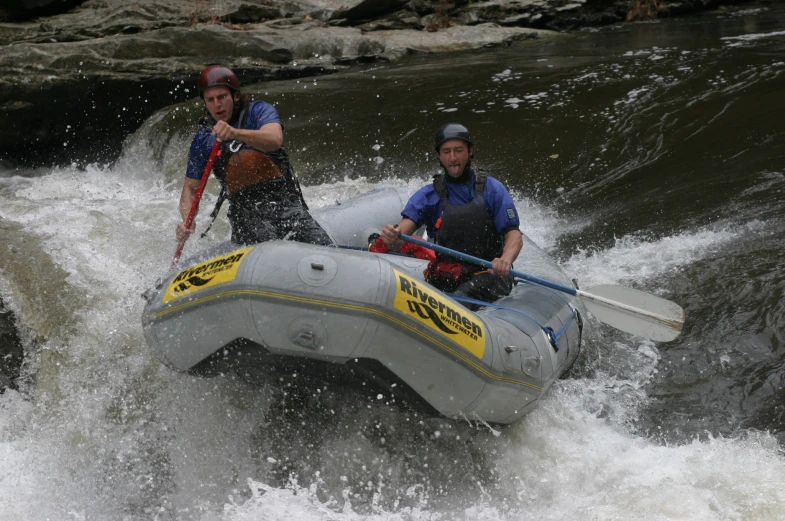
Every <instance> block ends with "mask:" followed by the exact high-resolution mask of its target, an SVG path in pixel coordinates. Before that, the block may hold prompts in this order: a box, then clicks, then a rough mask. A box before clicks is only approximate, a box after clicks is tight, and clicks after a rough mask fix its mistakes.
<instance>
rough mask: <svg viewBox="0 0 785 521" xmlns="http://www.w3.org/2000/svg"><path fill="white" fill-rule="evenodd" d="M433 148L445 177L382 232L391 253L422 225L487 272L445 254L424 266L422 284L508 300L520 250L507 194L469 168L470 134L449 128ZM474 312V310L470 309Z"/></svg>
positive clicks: (499, 185) (515, 212)
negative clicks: (488, 264) (485, 264)
mask: <svg viewBox="0 0 785 521" xmlns="http://www.w3.org/2000/svg"><path fill="white" fill-rule="evenodd" d="M434 148H435V149H436V153H437V155H438V157H439V162H440V163H441V166H442V168H443V169H444V173H442V174H439V175H437V176H435V177H434V180H433V183H432V184H429V185H427V186H425V187H423V188H421V189H420V190H418V191H417V192H416V193H415V194H414V195H412V197H411V198H410V199H409V202H408V203H407V204H406V207H405V208H404V209H403V211H402V212H401V216H402V217H403V218H402V219H401V221H400V222H399V223H398V224H396V225H392V224H388V225H387V226H385V227H384V229H383V230H382V240H383V241H384V242H385V244H387V246H388V247H389V248H390V249H391V250H398V249H400V248H401V246H403V244H404V243H403V241H402V240H401V238H400V237H401V234H402V233H404V234H406V235H411V234H412V233H413V232H414V231H415V230H416V229H417V228H419V227H420V226H422V225H425V227H426V230H427V232H428V237H430V238H431V239H432V240H433V241H434V242H435V243H436V244H439V245H442V246H444V247H446V248H450V249H452V250H455V251H459V252H462V253H466V254H469V255H472V256H473V257H479V258H481V259H485V260H487V261H489V262H491V264H492V268H491V269H490V270H488V271H482V268H481V267H479V266H475V265H472V264H467V263H465V262H463V261H460V260H459V259H455V258H452V257H449V256H446V255H444V254H438V255H437V258H436V260H434V261H432V262H431V263H430V264H429V265H428V270H427V272H426V280H427V282H428V283H430V284H432V285H433V286H435V287H437V288H439V289H441V290H442V291H446V292H449V293H452V294H454V295H458V296H464V297H469V298H473V299H477V300H482V301H484V302H493V301H494V300H497V299H499V298H501V297H503V296H505V295H509V294H510V292H511V291H512V288H513V285H514V279H513V277H512V276H511V275H510V269H511V268H512V263H513V262H514V261H515V259H517V258H518V254H519V253H520V251H521V248H522V247H523V236H522V234H521V232H520V230H519V226H520V224H521V222H520V218H519V216H518V210H517V209H516V207H515V203H514V202H513V200H512V197H511V196H510V193H509V192H508V191H507V188H506V187H505V186H504V185H503V184H502V183H501V182H499V181H498V180H496V179H495V178H493V177H491V176H489V175H487V174H486V173H484V172H481V171H478V170H476V169H475V168H474V166H472V164H471V159H472V158H473V157H474V139H473V138H472V135H471V133H470V132H469V129H467V128H466V127H464V126H463V125H461V124H458V123H449V124H447V125H444V126H442V127H441V128H439V130H437V131H436V135H435V136H434ZM471 307H474V308H475V309H476V308H477V307H478V306H471Z"/></svg>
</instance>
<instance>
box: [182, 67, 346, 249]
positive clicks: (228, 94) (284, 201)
mask: <svg viewBox="0 0 785 521" xmlns="http://www.w3.org/2000/svg"><path fill="white" fill-rule="evenodd" d="M197 86H198V88H199V95H200V96H201V97H202V99H203V100H204V105H205V109H206V110H207V113H208V114H209V116H210V117H209V118H205V119H206V120H207V121H206V122H205V124H204V125H203V126H202V128H200V129H199V131H198V132H197V133H196V135H195V136H194V138H193V141H192V142H191V149H190V152H189V155H188V168H187V170H186V177H185V181H184V183H183V191H182V194H181V195H180V215H181V216H182V219H183V220H182V222H181V223H179V224H178V225H177V230H176V233H177V241H178V242H184V241H185V240H186V239H188V236H190V235H191V234H192V233H193V232H194V230H195V228H196V225H195V224H193V225H192V226H191V227H190V229H186V226H185V222H186V219H187V217H188V213H189V211H190V209H191V205H192V204H193V201H194V198H195V196H196V192H197V190H198V188H199V182H200V179H201V177H202V174H203V173H204V169H205V167H206V166H207V161H208V158H209V156H210V151H211V149H212V147H213V144H214V143H215V140H216V139H220V140H221V141H222V145H221V146H222V147H223V150H222V156H221V157H219V158H218V160H216V162H215V165H214V166H213V173H214V174H215V176H216V177H217V178H218V179H219V180H220V181H221V196H220V197H219V202H218V204H217V205H216V209H215V210H214V211H213V218H215V215H217V213H218V208H219V207H220V204H221V203H222V202H223V200H224V199H228V200H229V212H228V217H229V222H230V224H231V226H232V242H235V243H237V244H254V243H259V242H264V241H268V240H272V239H291V240H294V241H301V242H309V243H313V244H321V245H326V246H329V245H332V244H333V243H332V240H331V239H330V237H329V235H327V233H326V232H325V231H324V230H323V229H322V228H321V226H319V224H318V223H317V222H316V221H315V220H314V219H313V217H311V215H310V214H309V213H308V207H307V206H306V204H305V200H304V199H303V196H302V191H301V190H300V185H299V183H298V182H297V178H296V177H295V176H294V170H293V169H292V165H291V163H290V162H289V156H288V155H287V153H286V151H285V150H284V149H283V125H282V123H281V118H280V116H279V115H278V111H277V110H275V107H273V106H272V105H270V104H269V103H267V102H265V101H256V102H251V101H249V100H248V99H246V98H244V97H243V96H241V95H240V83H239V81H238V80H237V76H236V75H235V74H234V72H232V71H231V69H229V68H227V67H224V66H223V65H211V66H209V67H207V68H206V69H205V70H203V71H202V73H201V74H200V75H199V79H198V81H197Z"/></svg>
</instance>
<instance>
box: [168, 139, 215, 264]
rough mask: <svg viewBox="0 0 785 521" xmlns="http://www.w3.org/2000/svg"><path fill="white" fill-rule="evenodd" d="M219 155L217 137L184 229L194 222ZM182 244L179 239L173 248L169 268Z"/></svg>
mask: <svg viewBox="0 0 785 521" xmlns="http://www.w3.org/2000/svg"><path fill="white" fill-rule="evenodd" d="M220 155H221V141H220V140H219V139H216V140H215V144H214V145H213V149H212V150H210V157H208V158H207V165H206V166H205V167H204V173H203V174H202V180H201V181H200V182H199V188H198V189H197V190H196V195H194V201H193V202H192V203H191V210H190V211H189V212H188V218H186V220H185V229H186V230H189V229H190V228H191V225H192V224H193V223H194V218H195V217H196V212H197V211H198V210H199V200H200V199H201V198H202V192H204V187H205V186H207V180H208V179H209V178H210V171H211V170H212V169H213V163H215V160H216V158H218V157H219V156H220ZM186 240H188V239H186ZM183 246H185V241H181V242H178V243H177V250H175V252H174V259H172V266H171V267H170V268H169V269H174V267H175V265H176V264H177V261H178V260H179V259H180V254H181V253H182V252H183Z"/></svg>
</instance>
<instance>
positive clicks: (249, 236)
mask: <svg viewBox="0 0 785 521" xmlns="http://www.w3.org/2000/svg"><path fill="white" fill-rule="evenodd" d="M260 206H261V205H260ZM263 206H264V211H261V210H259V209H258V207H257V206H256V205H232V206H231V207H230V208H229V222H230V223H231V225H232V242H234V243H236V244H256V243H260V242H265V241H271V240H276V239H282V240H291V241H298V242H307V243H310V244H319V245H322V246H334V244H333V241H332V240H331V239H330V236H329V235H327V232H326V231H324V229H323V228H322V227H321V226H319V223H317V222H316V220H315V219H314V218H313V217H311V214H310V213H308V210H306V209H305V208H304V207H303V206H302V204H301V203H299V202H294V203H287V204H286V205H283V204H282V203H273V202H268V203H264V204H263Z"/></svg>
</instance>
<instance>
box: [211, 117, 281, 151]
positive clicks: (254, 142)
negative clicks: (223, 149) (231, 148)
mask: <svg viewBox="0 0 785 521" xmlns="http://www.w3.org/2000/svg"><path fill="white" fill-rule="evenodd" d="M213 135H214V136H215V137H217V138H218V139H220V140H221V141H232V140H237V141H241V142H243V143H245V144H246V145H249V146H251V147H253V148H255V149H257V150H261V151H262V152H272V151H273V150H278V149H279V148H281V147H282V146H283V127H282V126H281V124H280V123H266V124H264V125H262V126H261V128H259V129H257V130H251V129H237V128H234V127H232V126H231V125H229V124H228V123H226V122H225V121H218V122H217V123H216V124H215V126H214V127H213Z"/></svg>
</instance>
